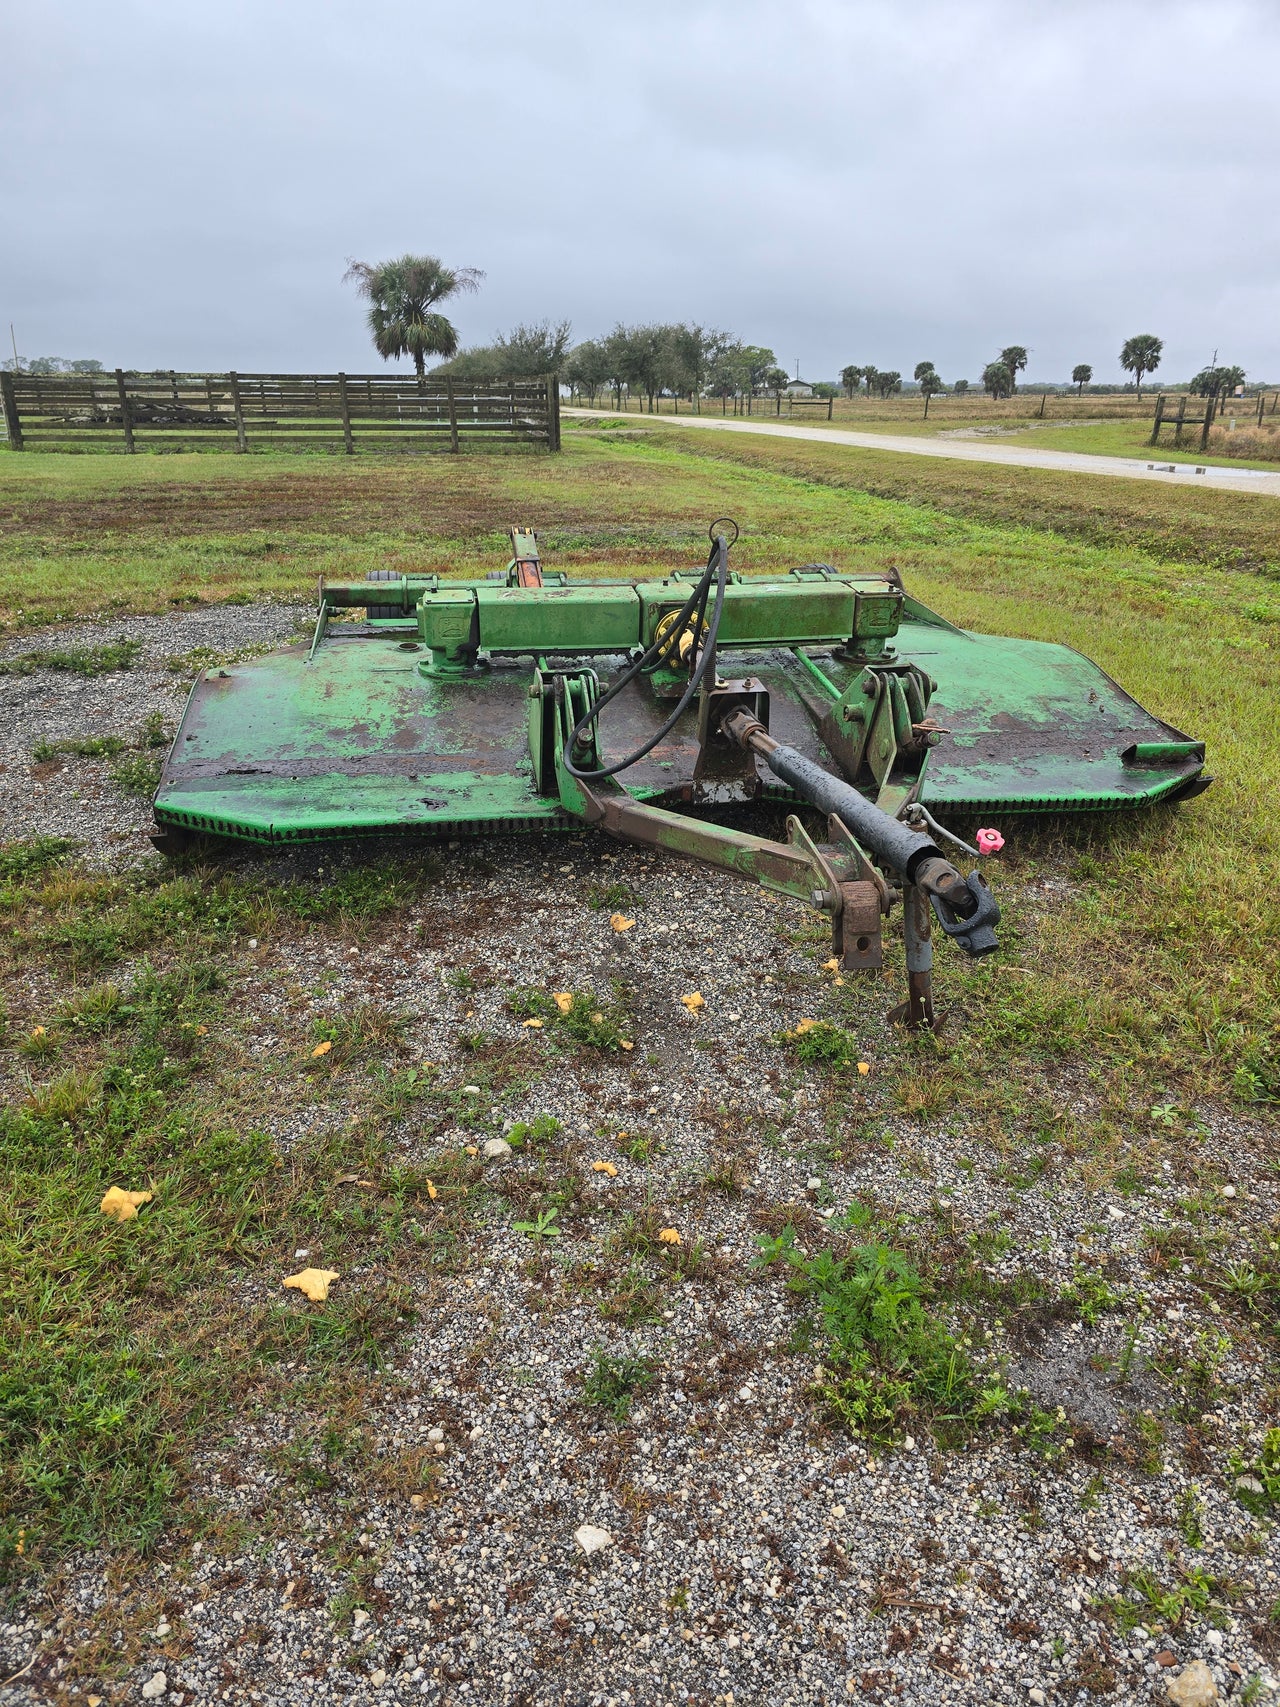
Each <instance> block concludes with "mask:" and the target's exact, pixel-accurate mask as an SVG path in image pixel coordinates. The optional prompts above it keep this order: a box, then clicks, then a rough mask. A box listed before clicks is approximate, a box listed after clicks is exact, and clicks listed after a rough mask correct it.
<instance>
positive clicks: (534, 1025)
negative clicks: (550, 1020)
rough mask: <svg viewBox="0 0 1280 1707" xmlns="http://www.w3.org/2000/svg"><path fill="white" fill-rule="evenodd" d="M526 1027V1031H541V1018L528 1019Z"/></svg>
mask: <svg viewBox="0 0 1280 1707" xmlns="http://www.w3.org/2000/svg"><path fill="white" fill-rule="evenodd" d="M524 1028H525V1030H526V1031H541V1030H542V1021H541V1020H540V1019H527V1020H526V1021H525V1022H524Z"/></svg>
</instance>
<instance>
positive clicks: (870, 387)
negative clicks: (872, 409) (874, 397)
mask: <svg viewBox="0 0 1280 1707" xmlns="http://www.w3.org/2000/svg"><path fill="white" fill-rule="evenodd" d="M862 377H863V379H864V380H865V381H866V385H867V396H868V397H870V396H871V394H872V393H873V392H874V390H875V388H876V381H877V380H878V379H879V377H880V370H879V368H874V367H864V368H863V370H862Z"/></svg>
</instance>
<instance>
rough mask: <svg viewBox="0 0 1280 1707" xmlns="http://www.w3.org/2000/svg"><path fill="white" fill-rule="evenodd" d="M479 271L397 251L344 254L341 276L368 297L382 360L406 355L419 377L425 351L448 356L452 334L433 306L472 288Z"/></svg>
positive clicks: (376, 346) (453, 346)
mask: <svg viewBox="0 0 1280 1707" xmlns="http://www.w3.org/2000/svg"><path fill="white" fill-rule="evenodd" d="M483 277H484V274H483V273H482V272H480V271H479V270H478V269H477V268H475V267H446V266H445V264H444V262H443V261H441V260H439V259H437V257H436V256H435V255H401V256H400V257H399V258H398V259H397V260H394V261H379V262H378V263H377V264H376V265H373V264H371V263H370V262H368V261H352V260H348V262H347V270H346V272H345V273H344V274H343V280H344V282H345V281H346V280H348V279H349V280H351V281H352V282H353V283H354V284H355V287H356V289H357V290H358V291H359V292H360V295H361V296H364V297H367V298H368V300H369V331H370V332H371V333H372V335H373V347H374V349H376V350H377V352H378V354H379V355H380V356H381V357H382V359H383V360H384V361H393V360H395V359H396V358H397V357H399V356H412V357H413V365H414V369H415V371H416V372H417V375H418V378H419V379H421V378H422V376H423V374H424V373H425V371H426V363H427V357H428V356H446V357H447V356H453V355H456V354H457V351H458V334H457V331H456V329H455V328H454V326H453V324H452V323H451V322H450V321H448V320H446V319H445V317H444V315H443V314H437V313H436V312H435V305H436V304H437V303H438V302H445V301H447V300H448V298H449V297H451V296H456V295H457V294H458V293H459V292H460V291H472V290H478V289H479V287H480V280H481V279H482V278H483Z"/></svg>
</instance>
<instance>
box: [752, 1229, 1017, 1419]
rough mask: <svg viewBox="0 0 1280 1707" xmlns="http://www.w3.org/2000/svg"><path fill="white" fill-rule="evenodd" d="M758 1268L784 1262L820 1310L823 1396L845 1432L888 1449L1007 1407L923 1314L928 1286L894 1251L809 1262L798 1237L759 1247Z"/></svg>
mask: <svg viewBox="0 0 1280 1707" xmlns="http://www.w3.org/2000/svg"><path fill="white" fill-rule="evenodd" d="M758 1243H759V1246H760V1257H759V1258H758V1259H757V1261H758V1266H760V1267H768V1266H770V1265H772V1264H773V1263H776V1262H782V1263H784V1264H785V1265H786V1268H787V1270H788V1281H787V1283H788V1285H789V1286H790V1288H791V1289H792V1291H794V1292H797V1293H799V1294H800V1296H801V1297H803V1298H806V1299H810V1300H812V1301H813V1303H814V1304H815V1305H816V1307H817V1310H818V1313H819V1317H820V1320H821V1324H822V1328H823V1331H824V1334H825V1337H826V1342H827V1343H826V1348H825V1350H824V1352H823V1360H824V1363H825V1364H826V1366H827V1368H826V1371H825V1373H824V1374H823V1375H822V1376H821V1377H820V1378H819V1380H818V1383H817V1388H816V1393H817V1396H818V1398H819V1400H820V1401H821V1403H822V1405H823V1407H824V1409H825V1410H826V1411H827V1412H828V1414H829V1415H830V1416H831V1417H832V1419H833V1420H834V1421H836V1422H838V1423H839V1424H840V1425H842V1426H843V1427H845V1428H847V1429H849V1430H850V1432H852V1433H854V1434H860V1435H863V1436H865V1437H866V1438H867V1439H869V1440H873V1441H879V1442H884V1443H886V1444H887V1443H891V1442H893V1441H896V1440H899V1439H901V1437H902V1435H903V1434H905V1433H906V1432H907V1430H908V1429H909V1428H910V1427H922V1428H933V1429H936V1430H938V1431H939V1432H944V1433H949V1432H956V1431H960V1430H964V1429H966V1428H968V1427H971V1426H972V1425H973V1424H974V1423H976V1422H977V1421H979V1420H980V1419H981V1418H983V1417H985V1416H989V1415H991V1414H992V1413H993V1412H994V1411H996V1410H997V1409H1002V1408H1003V1407H1004V1406H1005V1404H1006V1401H1007V1394H1006V1393H1005V1392H1004V1390H1003V1388H1000V1387H999V1386H997V1385H995V1384H994V1383H992V1384H984V1383H983V1382H982V1381H981V1379H980V1378H979V1377H978V1376H977V1374H976V1372H975V1371H974V1368H973V1366H972V1364H971V1362H970V1359H969V1357H968V1355H967V1353H966V1351H965V1349H964V1348H963V1347H962V1345H961V1344H960V1342H959V1340H958V1339H957V1338H956V1336H955V1335H954V1334H952V1333H951V1332H950V1330H949V1329H948V1328H946V1327H945V1326H944V1325H943V1323H942V1322H941V1321H939V1320H938V1318H937V1317H935V1316H933V1315H931V1314H930V1312H929V1311H928V1310H927V1308H926V1306H925V1285H924V1282H923V1280H922V1278H921V1276H920V1274H919V1272H918V1271H917V1270H916V1269H915V1267H914V1266H913V1265H912V1264H911V1263H910V1262H909V1261H908V1259H907V1258H906V1257H905V1256H904V1255H903V1254H902V1253H901V1252H900V1251H897V1250H894V1249H892V1248H891V1247H890V1246H888V1245H884V1244H880V1243H869V1244H858V1245H854V1246H852V1247H851V1248H850V1249H849V1250H848V1251H847V1252H846V1253H845V1254H844V1255H837V1254H836V1252H835V1251H833V1250H823V1251H818V1252H816V1253H815V1254H814V1255H813V1256H806V1255H805V1254H804V1253H803V1252H802V1251H801V1249H800V1247H799V1243H798V1241H797V1237H796V1233H795V1230H794V1228H791V1227H787V1228H786V1229H784V1231H783V1232H782V1233H781V1234H779V1235H778V1236H777V1237H772V1238H771V1237H767V1236H766V1237H762V1238H761V1239H760V1240H759V1241H758Z"/></svg>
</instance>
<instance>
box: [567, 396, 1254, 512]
mask: <svg viewBox="0 0 1280 1707" xmlns="http://www.w3.org/2000/svg"><path fill="white" fill-rule="evenodd" d="M563 412H564V414H566V415H577V416H581V417H583V418H584V419H594V418H595V417H596V416H600V417H602V418H604V419H607V420H610V421H618V420H621V419H624V417H622V416H619V415H617V414H614V413H613V412H612V411H610V410H602V409H565V410H564V411H563ZM635 418H636V420H637V421H642V422H643V423H644V426H645V427H646V428H648V427H651V426H653V425H654V424H655V423H656V424H658V425H659V426H663V427H680V428H682V429H683V428H685V427H688V428H691V429H696V430H698V431H706V432H712V433H763V434H764V435H766V437H771V438H782V439H811V440H812V441H813V442H814V443H815V444H836V445H853V446H856V447H857V448H858V449H860V450H891V451H897V452H899V453H900V454H901V455H902V456H941V457H947V458H949V459H951V460H952V461H957V462H998V463H1003V464H1005V466H1006V467H1013V468H1058V469H1065V470H1067V471H1068V472H1069V473H1073V474H1105V475H1109V476H1110V477H1111V478H1112V479H1115V480H1159V481H1163V482H1164V484H1165V485H1169V484H1170V483H1174V482H1176V484H1177V485H1179V486H1216V487H1218V488H1220V489H1221V490H1222V491H1224V492H1247V493H1251V494H1253V495H1255V496H1257V497H1263V498H1280V474H1269V473H1267V472H1266V471H1265V470H1263V469H1256V468H1218V467H1212V466H1211V467H1206V468H1205V469H1204V471H1203V473H1197V472H1196V469H1195V467H1194V465H1193V464H1191V463H1171V462H1162V461H1161V460H1160V453H1159V449H1158V448H1157V449H1155V450H1153V451H1152V453H1151V459H1150V461H1148V460H1147V459H1146V458H1145V457H1127V456H1094V455H1092V454H1090V453H1089V452H1088V451H1075V450H1036V449H1034V448H1032V447H1031V446H1029V445H1007V444H994V443H992V441H991V440H990V439H982V440H961V439H958V438H955V437H951V436H947V437H945V438H944V437H939V438H931V439H925V438H920V439H913V438H907V437H905V436H902V435H895V434H893V433H859V432H854V431H852V430H851V429H850V428H847V427H792V426H788V425H786V424H785V423H783V422H780V421H779V422H776V423H774V422H769V421H726V420H723V419H720V418H717V417H715V416H711V415H643V416H641V415H637V416H636V417H635Z"/></svg>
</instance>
